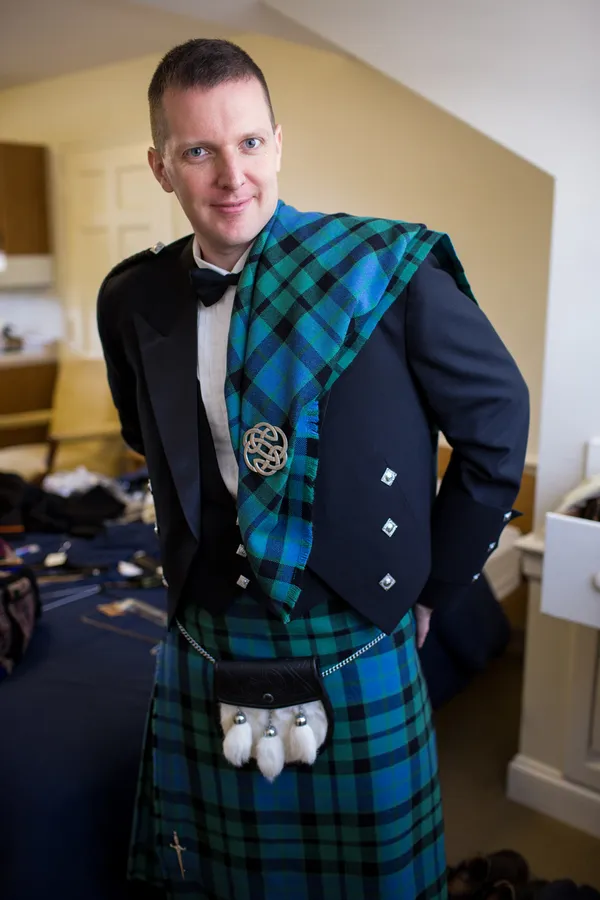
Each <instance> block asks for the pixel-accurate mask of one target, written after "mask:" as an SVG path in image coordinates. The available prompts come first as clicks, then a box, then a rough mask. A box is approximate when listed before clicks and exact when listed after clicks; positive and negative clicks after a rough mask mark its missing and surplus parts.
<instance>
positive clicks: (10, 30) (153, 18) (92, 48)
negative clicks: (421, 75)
mask: <svg viewBox="0 0 600 900" xmlns="http://www.w3.org/2000/svg"><path fill="white" fill-rule="evenodd" d="M243 31H250V32H255V33H259V34H260V33H262V34H269V35H272V36H274V37H279V38H284V39H286V40H290V41H295V42H297V43H304V44H310V45H311V46H316V47H330V46H331V45H329V44H326V43H325V42H324V41H321V40H320V39H319V38H317V37H316V36H315V35H313V34H312V33H311V32H309V31H307V30H305V29H304V28H302V27H301V26H299V25H296V24H295V23H293V22H291V21H290V20H289V19H287V18H285V17H284V16H282V15H281V14H280V13H278V12H276V11H274V10H271V9H268V8H267V7H266V6H263V5H262V3H260V2H257V0H51V2H48V0H0V89H3V88H8V87H13V86H15V85H20V84H27V83H29V82H32V81H39V80H41V79H44V78H52V77H55V76H58V75H66V74H70V73H72V72H77V71H81V70H83V69H90V68H93V67H94V66H102V65H108V64H110V63H115V62H120V61H123V60H125V59H132V58H134V57H136V56H144V55H145V54H151V53H156V54H159V53H164V52H166V51H167V50H168V49H169V48H170V47H172V46H174V45H175V44H177V43H179V42H181V41H184V40H187V39H188V38H190V37H223V36H225V35H226V34H232V33H240V32H243Z"/></svg>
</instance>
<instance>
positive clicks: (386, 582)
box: [379, 572, 396, 591]
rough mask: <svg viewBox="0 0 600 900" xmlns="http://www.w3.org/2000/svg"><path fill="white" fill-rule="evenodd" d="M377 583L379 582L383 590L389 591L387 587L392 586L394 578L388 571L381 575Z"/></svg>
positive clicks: (394, 581)
mask: <svg viewBox="0 0 600 900" xmlns="http://www.w3.org/2000/svg"><path fill="white" fill-rule="evenodd" d="M379 584H380V585H381V587H382V588H383V589H384V591H389V589H390V588H391V587H394V585H395V584H396V579H395V578H393V577H392V576H391V575H390V574H389V572H388V574H387V575H384V576H383V578H382V579H381V581H380V582H379Z"/></svg>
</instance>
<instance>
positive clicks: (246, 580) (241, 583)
mask: <svg viewBox="0 0 600 900" xmlns="http://www.w3.org/2000/svg"><path fill="white" fill-rule="evenodd" d="M236 584H237V585H238V587H241V588H244V590H245V589H246V588H247V587H248V585H249V584H250V579H249V578H246V576H245V575H240V577H239V578H238V580H237V582H236Z"/></svg>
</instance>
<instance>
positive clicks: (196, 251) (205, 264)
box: [192, 237, 252, 275]
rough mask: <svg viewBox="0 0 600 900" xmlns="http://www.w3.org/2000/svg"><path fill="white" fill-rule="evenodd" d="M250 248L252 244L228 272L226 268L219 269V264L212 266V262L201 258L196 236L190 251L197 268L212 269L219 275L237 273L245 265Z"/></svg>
mask: <svg viewBox="0 0 600 900" xmlns="http://www.w3.org/2000/svg"><path fill="white" fill-rule="evenodd" d="M251 250H252V244H251V245H250V246H249V247H248V249H247V250H246V251H245V252H244V253H243V254H242V255H241V256H240V258H239V259H238V261H237V262H236V264H235V266H234V267H233V269H232V270H231V272H228V271H227V269H221V268H219V266H214V265H213V264H212V263H209V262H206V260H204V259H202V252H201V250H200V244H199V243H198V238H197V237H194V243H193V244H192V251H193V254H194V262H195V263H196V265H197V266H198V268H199V269H212V270H213V272H218V273H219V275H237V274H238V273H239V272H241V271H242V269H243V268H244V266H245V265H246V260H247V259H248V257H249V255H250V251H251Z"/></svg>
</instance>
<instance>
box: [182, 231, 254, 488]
mask: <svg viewBox="0 0 600 900" xmlns="http://www.w3.org/2000/svg"><path fill="white" fill-rule="evenodd" d="M250 249H251V248H250V247H249V248H248V250H246V252H245V253H244V255H243V256H242V257H241V258H240V259H239V260H238V261H237V263H236V265H235V266H234V267H233V269H232V270H231V271H232V273H233V274H237V273H238V272H241V271H242V269H243V268H244V266H245V264H246V260H247V259H248V254H249V253H250ZM193 251H194V260H195V261H196V265H197V266H198V267H199V268H200V269H212V270H213V271H214V272H219V274H220V275H229V274H230V273H229V272H227V270H226V269H220V268H219V267H218V266H213V265H212V264H211V263H208V262H205V261H204V260H203V259H202V254H201V252H200V246H199V244H198V240H197V238H194V245H193ZM235 292H236V286H235V285H231V286H230V287H228V288H227V290H226V291H225V294H224V295H223V297H222V299H221V300H219V301H218V302H217V303H213V305H212V306H204V304H203V303H201V302H200V301H198V381H199V382H200V392H201V394H202V402H203V403H204V408H205V410H206V415H207V417H208V424H209V425H210V430H211V433H212V437H213V441H214V445H215V451H216V453H217V462H218V464H219V471H220V472H221V475H222V477H223V481H224V482H225V486H226V488H227V490H228V491H229V493H230V494H231V496H232V497H237V488H238V464H237V460H236V458H235V454H234V452H233V446H232V443H231V436H230V434H229V421H228V419H227V407H226V405H225V378H226V375H227V344H228V340H229V325H230V322H231V311H232V309H233V301H234V298H235Z"/></svg>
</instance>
